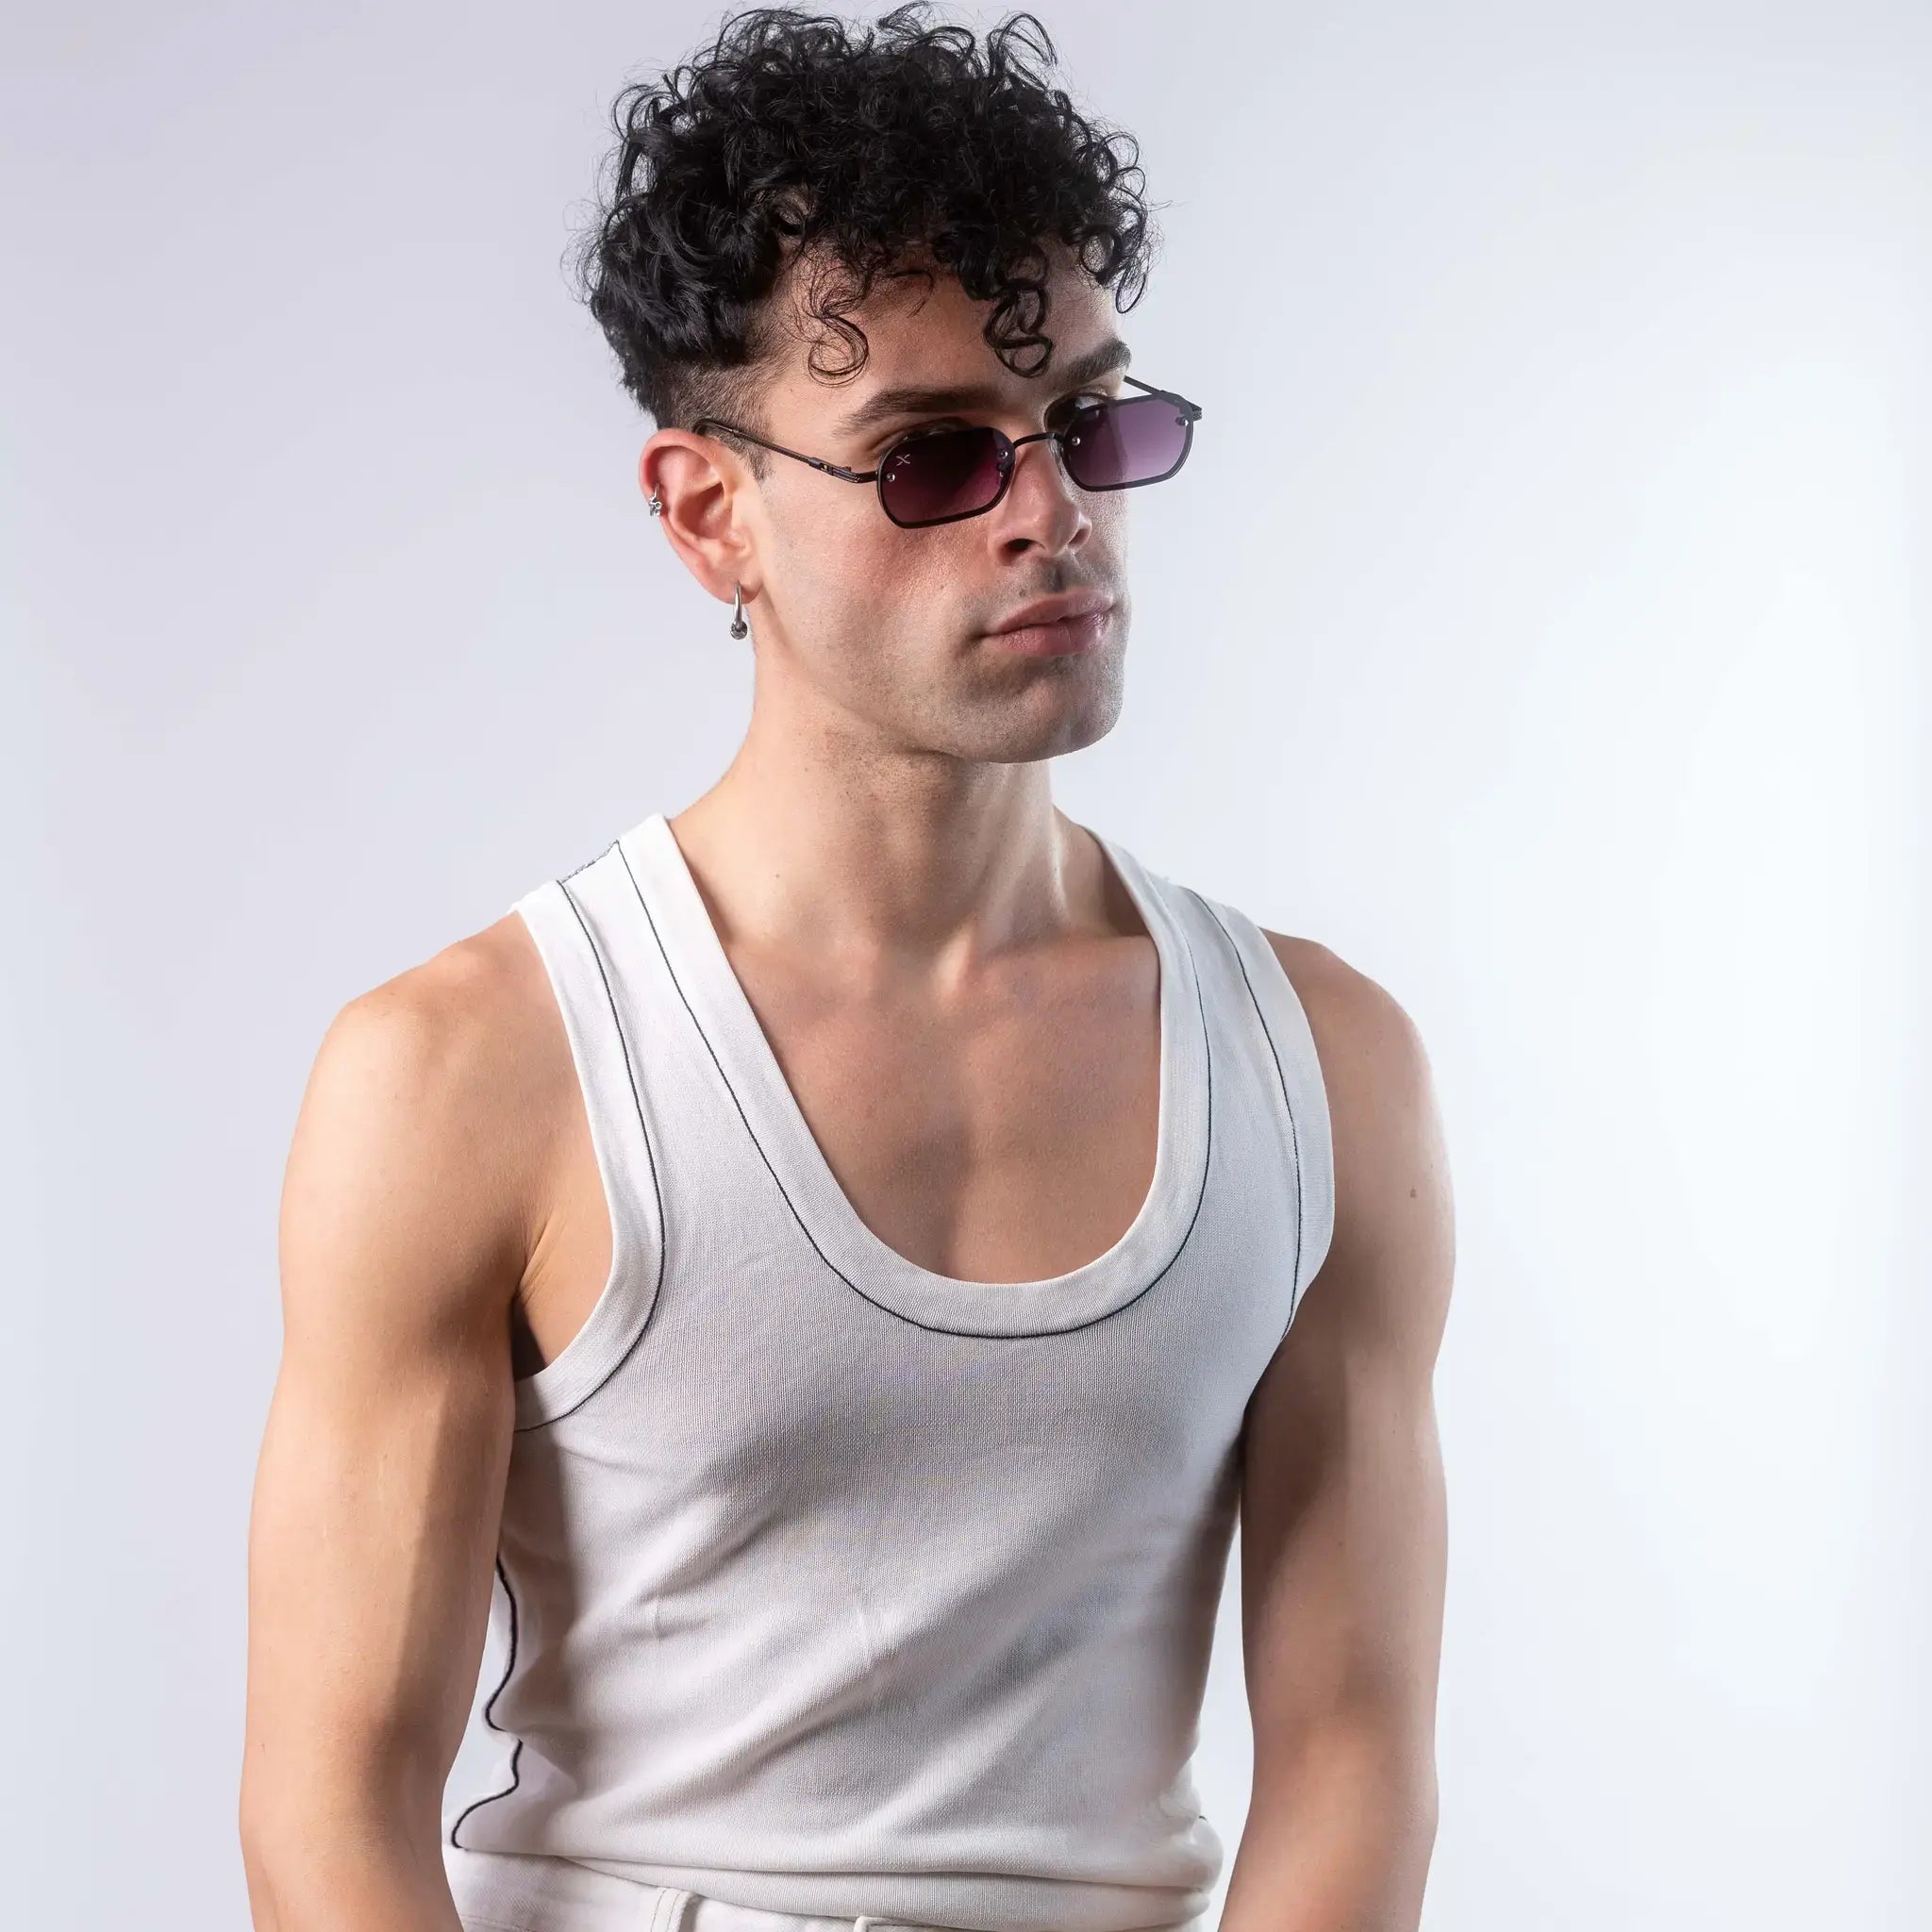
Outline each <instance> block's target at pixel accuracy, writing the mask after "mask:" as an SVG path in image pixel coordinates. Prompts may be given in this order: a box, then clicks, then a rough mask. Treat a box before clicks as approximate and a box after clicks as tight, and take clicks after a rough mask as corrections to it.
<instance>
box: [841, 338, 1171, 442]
mask: <svg viewBox="0 0 1932 1932" xmlns="http://www.w3.org/2000/svg"><path fill="white" fill-rule="evenodd" d="M1054 346H1055V353H1054V356H1053V359H1052V361H1051V362H1050V363H1049V364H1048V365H1047V367H1046V368H1044V369H1042V370H1040V371H1038V372H1036V373H1035V374H1032V375H1019V374H1016V373H1015V372H1014V371H1012V370H1010V369H1008V368H1006V367H1004V365H1002V364H1001V363H1000V361H999V360H998V358H996V357H995V356H994V355H993V354H992V352H991V349H988V350H987V352H986V355H985V358H984V359H983V360H982V361H981V362H980V363H979V364H977V365H966V366H963V367H961V366H957V365H958V358H954V357H947V358H944V359H945V364H946V366H945V367H934V366H932V365H931V364H928V365H926V366H925V367H924V369H923V370H922V371H921V372H920V373H919V374H918V375H916V376H914V377H913V378H912V379H910V380H896V379H894V378H895V375H897V373H898V372H895V371H891V370H880V371H878V372H876V374H874V371H872V370H871V369H870V368H868V370H867V376H868V377H870V378H871V379H872V380H871V383H870V384H869V385H868V386H867V387H865V388H858V387H857V386H855V389H854V391H848V395H847V399H846V401H845V406H844V408H842V409H841V410H840V412H839V413H838V415H837V416H836V418H835V419H834V423H833V426H834V428H835V429H836V430H837V432H838V433H839V434H840V435H841V436H857V435H859V434H861V433H862V432H864V431H865V430H867V429H874V428H880V427H883V426H884V425H888V424H890V423H892V422H894V421H896V420H897V419H898V418H900V417H902V416H917V415H947V414H951V413H953V412H955V411H958V410H961V409H992V408H999V407H1000V406H1001V405H1002V404H1003V403H1004V402H1005V401H1007V400H1008V398H1009V397H1011V396H1013V395H1016V394H1019V395H1027V394H1032V393H1035V392H1037V391H1044V392H1048V393H1051V394H1054V395H1058V394H1061V393H1063V392H1064V391H1068V390H1074V389H1080V388H1083V387H1084V386H1085V385H1087V384H1089V383H1094V382H1098V381H1099V380H1100V379H1101V377H1102V376H1104V375H1111V374H1112V372H1113V371H1115V370H1116V369H1124V368H1125V367H1126V366H1127V363H1128V361H1129V360H1130V359H1131V358H1132V355H1133V351H1132V350H1130V349H1129V348H1128V347H1127V345H1126V343H1125V342H1124V341H1122V340H1121V338H1120V337H1119V336H1115V335H1108V336H1106V337H1104V338H1103V339H1102V340H1101V341H1098V342H1096V343H1094V344H1093V345H1092V346H1091V348H1085V349H1082V350H1080V351H1079V352H1078V353H1076V354H1074V355H1073V356H1068V355H1067V354H1066V353H1065V352H1064V351H1063V350H1062V349H1061V347H1060V345H1059V343H1058V341H1056V343H1055V345H1054Z"/></svg>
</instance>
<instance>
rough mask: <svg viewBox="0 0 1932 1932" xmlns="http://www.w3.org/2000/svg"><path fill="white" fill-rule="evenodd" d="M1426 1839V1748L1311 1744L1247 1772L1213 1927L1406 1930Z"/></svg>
mask: <svg viewBox="0 0 1932 1932" xmlns="http://www.w3.org/2000/svg"><path fill="white" fill-rule="evenodd" d="M1435 1841H1436V1778H1435V1767H1434V1762H1433V1753H1432V1752H1431V1751H1430V1750H1427V1749H1416V1748H1413V1747H1405V1748H1396V1747H1394V1746H1391V1744H1390V1743H1389V1742H1388V1741H1387V1740H1386V1739H1383V1738H1378V1737H1376V1736H1374V1735H1373V1734H1364V1733H1357V1734H1355V1735H1353V1736H1349V1735H1346V1734H1343V1735H1339V1736H1337V1737H1334V1738H1331V1739H1327V1740H1322V1741H1320V1742H1316V1743H1311V1744H1309V1745H1308V1746H1307V1748H1305V1749H1304V1750H1303V1751H1301V1752H1300V1753H1298V1754H1297V1757H1296V1760H1295V1762H1294V1763H1293V1764H1292V1765H1291V1766H1288V1767H1284V1768H1281V1769H1278V1770H1268V1769H1265V1768H1263V1769H1260V1770H1257V1778H1256V1783H1255V1790H1254V1795H1253V1797H1252V1799H1251V1801H1250V1803H1249V1807H1248V1818H1247V1824H1246V1826H1245V1828H1244V1829H1243V1830H1242V1833H1241V1846H1240V1849H1239V1851H1238V1852H1237V1854H1236V1857H1235V1861H1234V1865H1233V1868H1232V1870H1231V1872H1230V1873H1229V1875H1228V1887H1227V1900H1226V1904H1225V1906H1224V1909H1223V1912H1222V1916H1221V1925H1220V1932H1416V1927H1417V1925H1418V1924H1419V1923H1420V1921H1421V1918H1422V1907H1423V1890H1424V1884H1425V1883H1426V1880H1427V1877H1428V1869H1429V1859H1430V1856H1431V1854H1432V1853H1433V1851H1434V1849H1435Z"/></svg>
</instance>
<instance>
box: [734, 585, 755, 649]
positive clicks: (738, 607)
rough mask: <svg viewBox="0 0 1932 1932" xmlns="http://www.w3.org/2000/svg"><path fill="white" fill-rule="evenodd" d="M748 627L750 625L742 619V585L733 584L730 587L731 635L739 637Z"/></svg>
mask: <svg viewBox="0 0 1932 1932" xmlns="http://www.w3.org/2000/svg"><path fill="white" fill-rule="evenodd" d="M750 628H751V625H748V624H747V623H745V621H744V586H743V585H742V584H733V585H732V587H731V635H732V636H733V637H735V638H741V637H742V636H743V635H744V634H745V632H746V631H748V630H749V629H750Z"/></svg>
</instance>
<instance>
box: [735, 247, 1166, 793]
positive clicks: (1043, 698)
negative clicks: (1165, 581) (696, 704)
mask: <svg viewBox="0 0 1932 1932" xmlns="http://www.w3.org/2000/svg"><path fill="white" fill-rule="evenodd" d="M787 286H789V285H787ZM1048 298H1049V304H1050V307H1049V309H1048V313H1047V317H1046V319H1045V321H1044V322H1043V324H1042V325H1041V328H1042V332H1043V333H1045V334H1047V335H1049V336H1050V337H1051V338H1052V341H1053V345H1054V352H1053V358H1052V360H1051V363H1050V364H1049V366H1048V368H1047V369H1046V370H1045V371H1044V372H1042V373H1041V374H1039V375H1030V376H1025V375H1015V374H1014V373H1013V372H1012V371H1011V370H1009V369H1008V368H1007V367H1006V366H1005V365H1004V364H1003V363H1002V362H1001V361H1000V359H999V358H998V357H997V356H996V355H995V354H994V353H993V351H992V349H991V347H990V346H989V345H988V343H987V341H986V340H985V338H984V336H983V335H982V333H981V331H982V328H983V326H984V324H985V320H986V316H987V313H988V308H987V305H985V304H981V303H976V302H974V301H973V300H971V299H970V298H969V297H968V296H967V294H966V293H965V291H964V290H963V289H962V288H961V287H960V286H959V284H958V281H956V280H955V279H953V277H951V276H950V275H943V274H940V275H937V276H936V277H935V279H934V280H933V281H932V282H931V283H927V282H926V281H924V280H923V279H921V278H919V277H916V276H915V277H908V278H904V279H897V280H893V279H887V280H884V281H882V282H880V283H879V284H878V285H877V287H876V288H875V290H874V296H873V298H872V299H871V300H870V301H869V302H868V303H867V305H866V306H865V307H864V308H861V309H858V310H855V311H854V314H853V320H854V321H855V322H856V323H857V324H858V326H859V327H861V328H862V329H863V330H864V331H865V335H866V339H867V341H868V343H869V346H870V355H869V358H868V359H867V362H866V365H865V368H864V370H863V371H862V373H861V374H860V375H858V377H857V378H854V379H851V380H848V381H845V382H842V383H838V382H828V381H826V380H824V379H823V378H820V377H816V376H814V375H812V374H811V373H810V372H809V370H808V367H807V356H808V350H809V348H810V346H811V338H810V336H809V334H808V330H809V328H810V325H809V324H803V325H798V324H794V326H793V328H792V330H791V332H790V333H789V334H788V335H787V337H786V339H785V341H786V354H785V358H784V360H783V362H782V364H781V365H780V369H779V373H778V374H776V375H774V378H773V380H772V384H771V387H770V389H769V390H768V391H767V395H766V402H765V421H764V434H765V435H766V436H767V437H768V438H769V439H770V440H771V441H774V442H780V443H783V444H784V445H785V446H786V447H787V448H788V449H793V450H799V451H802V452H804V453H805V454H806V455H808V456H814V457H822V458H826V459H827V460H829V461H832V462H837V463H842V464H844V465H845V466H846V467H848V468H850V469H854V470H858V471H861V472H865V471H872V470H875V469H876V468H877V467H878V466H879V463H880V460H881V458H883V457H884V455H885V453H886V451H887V449H888V447H889V446H890V445H891V442H892V441H894V440H895V439H896V438H897V437H899V436H901V435H903V434H904V433H905V432H906V431H907V430H908V429H911V428H914V427H916V426H919V425H924V424H928V423H940V422H952V423H983V424H992V425H997V426H998V427H999V428H1001V429H1003V430H1005V432H1006V433H1007V434H1008V436H1009V437H1013V438H1016V439H1017V438H1019V437H1022V436H1026V435H1031V434H1033V433H1034V432H1035V431H1038V430H1041V429H1043V428H1047V427H1049V426H1052V425H1057V424H1058V423H1060V422H1062V421H1063V420H1064V419H1065V414H1066V410H1067V408H1068V406H1069V404H1070V403H1071V402H1072V400H1073V399H1074V397H1077V396H1080V395H1092V394H1118V393H1120V392H1121V390H1122V384H1121V381H1120V376H1119V373H1118V370H1117V369H1115V370H1111V371H1108V373H1106V374H1103V375H1098V376H1097V377H1091V378H1089V379H1087V380H1085V381H1081V380H1080V379H1079V377H1078V375H1077V372H1078V369H1079V365H1080V363H1081V361H1082V359H1083V358H1091V357H1092V356H1094V355H1095V354H1096V352H1101V351H1104V350H1105V349H1106V348H1107V347H1108V344H1109V343H1111V342H1112V341H1114V340H1115V339H1116V336H1117V331H1116V329H1115V327H1114V311H1113V308H1112V306H1111V304H1110V302H1109V301H1108V297H1107V294H1106V292H1105V291H1102V290H1100V289H1098V288H1096V287H1095V286H1094V284H1093V283H1092V282H1091V280H1090V279H1089V278H1088V277H1087V276H1086V275H1084V274H1081V273H1080V272H1079V271H1078V269H1077V266H1076V265H1074V264H1073V263H1072V262H1071V260H1070V259H1069V258H1065V257H1064V256H1061V257H1059V258H1057V261H1056V271H1055V275H1054V278H1053V280H1052V281H1051V283H1050V284H1049V289H1048ZM791 313H792V314H793V315H794V316H795V314H796V311H795V309H794V310H792V311H791ZM827 359H829V360H830V361H832V362H833V364H834V365H835V366H840V365H842V362H843V359H844V357H843V355H842V354H841V352H840V349H839V346H838V345H837V344H836V343H835V344H834V345H833V346H832V349H831V351H830V352H829V354H828V356H827ZM902 389H918V390H932V391H964V392H967V393H962V394H960V395H958V397H955V398H952V399H950V400H942V401H940V402H938V403H934V402H931V401H927V402H924V403H916V402H914V403H908V406H906V407H903V408H900V407H894V408H892V409H891V411H890V413H885V414H881V413H880V412H879V408H878V405H879V403H880V400H881V399H882V398H884V397H885V395H886V392H887V391H897V390H902ZM868 405H871V406H872V407H871V408H870V409H868ZM861 415H864V416H866V417H867V418H868V420H865V421H862V422H861V421H856V420H855V419H856V418H858V417H860V416H861ZM741 449H742V445H739V446H738V450H739V451H740V452H741ZM768 461H769V469H768V472H767V475H766V476H765V479H764V480H763V482H762V483H760V484H758V486H756V488H754V489H752V490H748V491H741V492H740V493H739V494H738V496H737V497H736V499H735V502H734V511H735V513H736V514H737V515H739V516H741V518H742V519H743V520H744V525H745V527H746V534H747V536H748V538H749V540H750V541H751V543H752V544H753V545H754V550H755V555H754V557H753V558H752V559H751V563H750V567H751V568H752V569H754V570H755V571H756V573H757V578H756V581H757V583H758V591H759V593H760V594H759V595H758V598H757V600H756V602H755V604H754V607H753V623H754V629H755V633H756V636H757V639H758V651H759V657H760V663H759V671H758V678H759V682H760V684H761V685H762V684H763V683H764V681H765V680H766V679H767V678H768V677H772V676H777V677H781V678H782V679H784V680H785V682H786V684H787V685H788V687H790V686H791V685H793V684H800V685H802V686H803V687H804V689H802V690H788V691H787V695H786V699H785V702H786V706H787V708H788V709H790V708H791V704H792V703H793V702H794V701H797V700H803V701H804V702H805V703H806V704H807V705H808V706H824V707H825V708H827V709H828V711H829V712H830V713H831V714H832V716H831V717H829V718H828V719H827V722H828V723H832V722H833V721H834V719H836V720H837V722H838V724H841V725H844V724H849V725H851V726H856V727H857V729H858V733H859V735H860V736H862V737H863V738H864V739H866V740H867V741H869V742H871V743H874V744H876V745H877V746H878V747H879V748H881V749H900V750H921V751H932V752H940V753H943V754H946V755H949V756H952V757H957V758H966V759H972V760H975V761H986V762H999V763H1008V762H1019V761H1024V760H1028V759H1036V758H1051V757H1054V756H1056V755H1058V754H1060V753H1063V752H1068V751H1074V750H1077V749H1078V748H1079V747H1080V746H1082V745H1086V744H1091V742H1093V741H1094V740H1096V739H1098V738H1100V737H1102V736H1104V735H1105V734H1106V733H1107V732H1108V730H1110V729H1111V728H1112V725H1113V724H1114V721H1115V719H1116V718H1117V717H1118V716H1119V714H1120V708H1121V701H1122V694H1123V689H1124V656H1125V651H1126V641H1127V618H1128V603H1127V591H1126V584H1125V578H1124V565H1125V544H1126V507H1127V501H1128V499H1127V496H1126V493H1125V492H1124V491H1108V492H1090V491H1084V490H1081V489H1080V488H1079V487H1078V486H1077V485H1075V484H1074V483H1073V482H1072V481H1071V480H1070V479H1069V478H1068V476H1067V475H1066V473H1065V471H1064V470H1063V469H1062V468H1061V467H1060V460H1059V456H1058V450H1057V448H1056V446H1055V445H1054V444H1053V443H1051V442H1033V443H1028V444H1027V445H1026V446H1025V447H1024V449H1022V450H1020V451H1018V452H1017V454H1016V456H1015V459H1014V466H1013V474H1012V477H1011V480H1010V482H1009V483H1008V488H1007V492H1006V494H1005V495H1004V496H1003V497H1002V498H1001V500H1000V502H999V503H998V504H997V505H996V506H995V507H994V508H992V509H991V510H988V511H986V512H985V513H984V514H982V515H979V516H974V517H966V518H962V519H960V520H958V521H957V522H954V523H948V524H940V525H930V526H927V527H924V528H917V529H905V528H902V527H901V526H899V525H896V524H894V523H892V522H891V519H890V518H889V517H888V516H887V515H886V514H885V511H884V509H883V508H881V506H880V503H879V497H878V490H877V486H876V485H875V484H872V483H868V484H866V485H864V486H863V487H861V486H859V485H857V484H853V483H848V482H843V481H841V480H839V479H838V478H835V477H830V476H826V475H824V474H822V473H821V472H819V471H816V470H813V469H811V468H810V467H809V466H808V465H807V464H804V463H800V462H795V461H793V460H792V459H791V458H789V457H784V456H779V455H776V454H772V455H770V457H769V458H768ZM1061 591H1097V592H1099V593H1100V594H1101V595H1103V596H1105V597H1107V598H1109V599H1111V600H1112V607H1113V608H1112V609H1111V610H1110V611H1109V612H1108V614H1107V615H1106V616H1105V617H1104V618H1103V619H1101V620H1100V623H1099V625H1098V626H1097V629H1098V636H1097V639H1096V640H1092V641H1090V642H1089V643H1088V645H1087V647H1086V648H1082V649H1076V650H1063V651H1059V652H1055V653H1043V652H1041V650H1039V649H1038V648H1037V645H1038V644H1039V642H1040V641H1041V640H1040V639H1039V638H1038V637H1037V636H1035V637H1034V638H1033V640H1032V642H1033V643H1034V644H1035V645H1036V648H1034V649H1031V650H1028V649H1021V648H1018V647H1016V642H1015V640H1013V639H1011V638H1008V639H1004V640H1003V639H1002V638H1001V637H1000V636H998V635H997V634H996V633H997V631H998V629H999V627H1000V626H1002V625H1007V624H1008V623H1009V622H1010V620H1011V618H1012V617H1013V615H1014V614H1015V613H1016V612H1017V611H1018V610H1019V609H1020V608H1021V607H1022V606H1023V605H1025V604H1029V603H1032V602H1034V601H1035V600H1037V599H1039V598H1041V597H1044V596H1050V595H1053V594H1055V593H1057V592H1061ZM1069 628H1076V627H1069ZM1089 628H1090V629H1091V628H1093V627H1092V626H1090V627H1089ZM1070 641H1071V640H1070ZM835 728H836V727H835Z"/></svg>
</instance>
